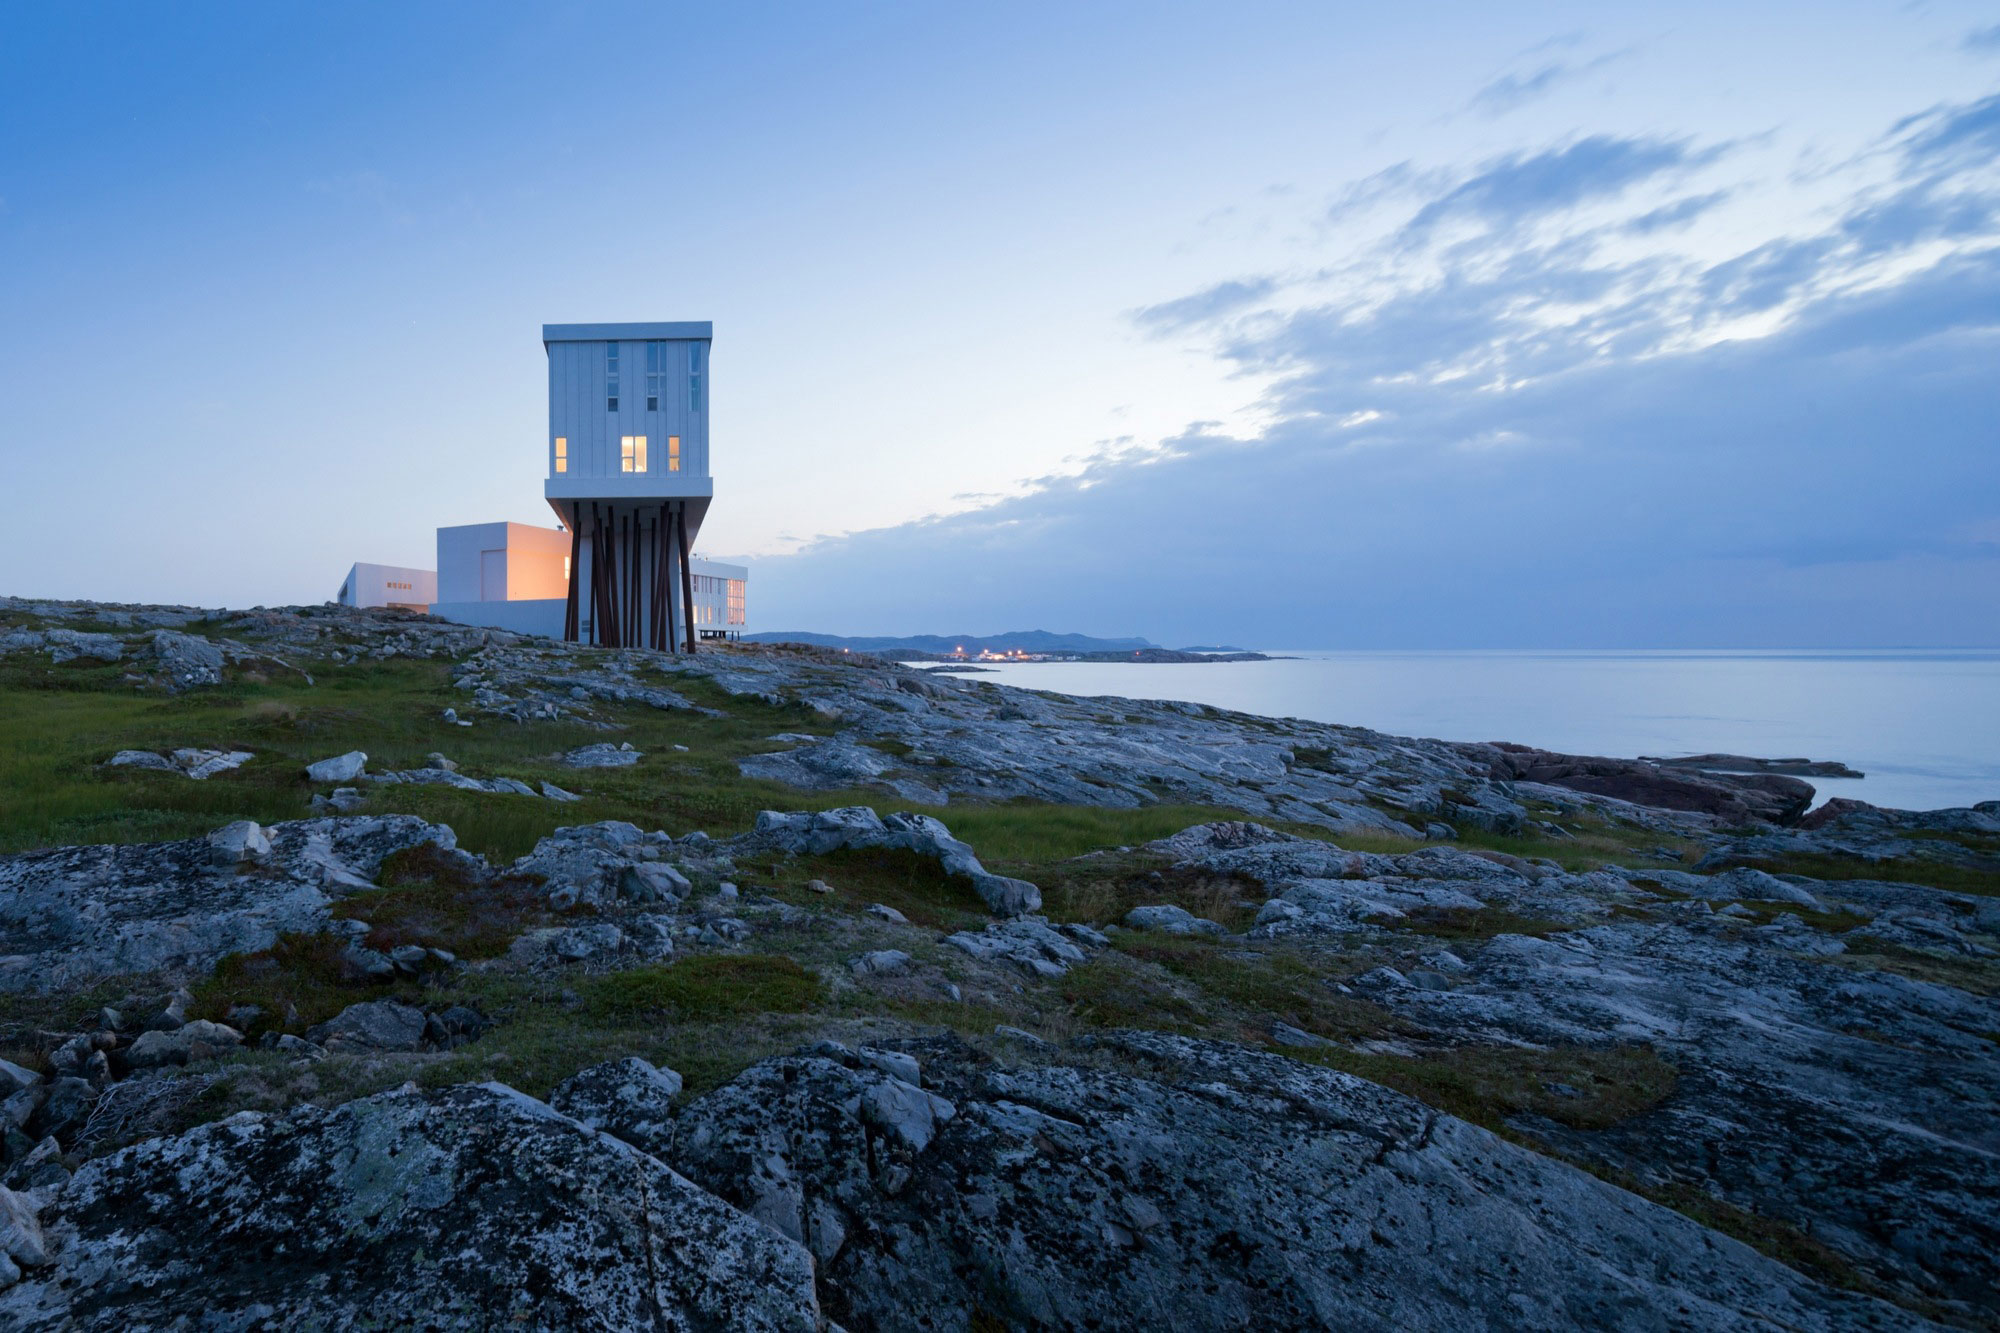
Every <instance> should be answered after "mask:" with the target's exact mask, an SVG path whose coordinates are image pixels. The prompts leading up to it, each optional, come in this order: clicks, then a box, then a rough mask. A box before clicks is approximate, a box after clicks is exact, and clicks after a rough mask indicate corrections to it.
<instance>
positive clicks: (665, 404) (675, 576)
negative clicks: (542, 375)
mask: <svg viewBox="0 0 2000 1333" xmlns="http://www.w3.org/2000/svg"><path fill="white" fill-rule="evenodd" d="M713 336H714V335H713V330H712V326H711V325H710V324H708V323H707V322H706V321H702V322H698V323H696V322H683V323H658V324H545V325H543V326H542V347H543V350H544V352H545V353H546V355H547V357H548V367H549V426H548V455H547V457H548V469H549V473H548V480H547V482H546V483H545V484H544V486H543V497H544V498H545V499H546V500H547V502H548V504H549V507H550V508H551V509H553V510H554V511H555V514H556V520H557V522H558V524H559V525H560V526H559V527H557V528H538V527H534V526H532V525H530V524H526V523H471V524H465V525H462V526H458V527H449V528H439V529H438V532H437V572H436V574H435V575H433V574H432V573H431V572H430V571H428V570H390V571H389V574H388V577H389V579H390V581H391V582H392V583H407V584H410V585H412V586H414V585H415V584H416V579H415V578H413V577H411V576H421V577H422V578H423V579H425V580H428V582H427V583H426V584H425V585H424V586H425V587H426V588H427V589H428V593H427V596H426V597H423V598H417V597H412V598H411V599H410V601H411V603H413V604H416V607H417V609H421V608H422V605H423V604H424V603H426V602H427V603H428V605H429V610H430V611H431V613H432V614H434V615H438V616H442V617H444V618H445V619H447V620H455V621H458V622H460V623H462V624H467V625H491V626H494V627H495V628H500V629H510V630H516V631H519V632H522V633H527V634H544V635H547V636H549V637H551V638H563V639H569V640H573V641H579V642H583V643H597V644H606V645H610V646H614V647H615V646H639V647H649V648H658V649H666V650H671V651H674V652H693V651H694V648H695V645H696V644H697V643H698V642H700V641H701V640H703V639H734V638H740V637H741V636H742V635H743V633H744V632H745V629H746V627H747V624H748V607H747V593H748V586H749V579H750V571H749V570H748V569H746V568H744V567H743V566H742V565H726V564H721V563H718V562H716V561H712V560H703V559H701V558H700V557H698V556H696V555H695V554H694V541H695V536H696V534H698V533H699V532H700V530H701V522H702V519H703V517H704V516H705V515H706V514H707V513H708V506H709V502H710V501H711V500H712V499H713V498H714V494H715V485H714V482H713V481H712V480H711V478H710V476H709V471H708V409H709V376H708V357H709V347H710V343H711V341H712V340H713ZM386 568H387V567H386V566H376V565H356V566H355V570H356V571H357V574H358V571H361V570H374V569H386ZM356 578H357V575H356V574H351V575H349V583H350V585H352V586H354V587H357V588H358V587H361V586H362V584H359V583H356V582H355V580H356ZM366 586H367V587H368V588H369V589H371V590H373V589H374V588H375V586H376V585H375V583H373V582H369V583H367V584H366ZM347 592H348V588H347V586H343V589H342V597H341V600H342V601H343V602H344V603H346V604H347V605H351V606H379V605H396V604H399V603H398V602H397V600H396V599H395V598H393V597H390V598H387V599H386V600H382V601H372V602H371V601H349V600H348V597H347ZM370 595H376V594H374V593H373V592H372V591H371V593H370Z"/></svg>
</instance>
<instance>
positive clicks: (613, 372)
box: [604, 343, 701, 472]
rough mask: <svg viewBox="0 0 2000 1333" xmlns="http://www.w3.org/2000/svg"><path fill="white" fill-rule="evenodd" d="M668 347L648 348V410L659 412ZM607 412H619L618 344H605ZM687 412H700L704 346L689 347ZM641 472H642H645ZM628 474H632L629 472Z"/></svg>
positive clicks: (691, 344)
mask: <svg viewBox="0 0 2000 1333" xmlns="http://www.w3.org/2000/svg"><path fill="white" fill-rule="evenodd" d="M666 363H667V345H666V344H665V343H647V344H646V410H647V411H648V412H657V411H659V410H660V377H661V376H662V375H664V374H665V373H666ZM604 410H605V411H607V412H616V411H617V410H618V344H617V343H606V344H604ZM688 411H690V412H699V411H701V344H700V343H689V344H688ZM644 470H645V469H644V468H641V469H640V471H642V472H643V471H644ZM626 471H628V472H629V471H631V469H630V468H627V469H626Z"/></svg>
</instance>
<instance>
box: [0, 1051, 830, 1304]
mask: <svg viewBox="0 0 2000 1333" xmlns="http://www.w3.org/2000/svg"><path fill="white" fill-rule="evenodd" d="M4 1202H5V1200H4V1197H0V1204H4ZM41 1225H42V1228H43V1230H44V1232H45V1235H46V1240H47V1251H48V1252H47V1253H45V1254H41V1255H38V1256H37V1262H36V1263H35V1264H31V1265H24V1280H23V1281H22V1282H21V1283H20V1284H19V1285H18V1286H16V1287H14V1288H13V1289H12V1290H11V1291H8V1292H5V1293H4V1294H0V1325H5V1326H7V1327H12V1328H58V1327H60V1328H77V1329H83V1330H105V1331H106V1333H111V1331H113V1330H118V1331H122V1330H127V1329H137V1328H170V1327H171V1328H197V1327H199V1328H244V1329H248V1328H314V1329H323V1330H343V1331H345V1330H356V1331H358V1330H362V1329H377V1328H383V1327H399V1328H423V1329H435V1330H447V1329H450V1330H475V1329H476V1330H484V1329H493V1328H510V1327H520V1328H541V1329H557V1328H562V1329H598V1330H607V1331H609V1330H623V1329H638V1328H645V1329H715V1330H725V1329H728V1330H737V1329H741V1330H754V1331H757V1333H763V1331H765V1330H797V1333H817V1331H818V1330H819V1329H821V1328H822V1321H821V1319H820V1317H819V1313H818V1309H817V1305H816V1301H815V1297H814V1292H813V1273H812V1261H811V1258H810V1257H809V1256H808V1255H807V1254H806V1252H805V1251H804V1250H803V1249H801V1248H800V1247H798V1246H797V1245H794V1244H792V1243H791V1242H789V1241H786V1240H784V1239H783V1238H781V1237H779V1236H776V1235H774V1234H772V1233H771V1232H770V1231H768V1230H766V1229H765V1228H763V1227H760V1226H758V1225H757V1224H756V1223H754V1222H752V1221H751V1220H750V1219H748V1218H746V1217H744V1216H743V1215H742V1214H741V1213H738V1212H737V1211H735V1210H734V1209H732V1208H730V1207H728V1206H727V1205H725V1204H723V1203H722V1202H720V1201H718V1200H717V1199H715V1198H713V1197H712V1196H710V1195H709V1194H707V1193H705V1192H703V1191H702V1190H700V1189H698V1188H696V1187H695V1186H693V1185H691V1184H690V1183H689V1182H688V1181H686V1180H684V1179H682V1178H681V1177H680V1176H678V1175H676V1174H674V1172H672V1171H670V1170H668V1169H667V1168H666V1167H664V1166H662V1165H661V1164H660V1163H659V1162H657V1161H655V1160H653V1159H652V1158H651V1157H648V1156H646V1155H645V1154H643V1153H641V1152H638V1151H637V1150H635V1149H633V1148H631V1147H629V1146H627V1145H626V1144H624V1143H621V1142H619V1141H618V1140H616V1139H614V1138H611V1137H609V1136H607V1135H603V1134H599V1133H596V1132H594V1131H592V1130H590V1129H587V1128H585V1127H584V1126H583V1125H580V1124H578V1123H577V1122H576V1121H574V1120H572V1119H570V1118H568V1117H566V1116H563V1115H560V1114H558V1113H557V1112H555V1111H553V1110H551V1109H550V1108H549V1107H547V1106H544V1105H543V1104H542V1103H540V1102H536V1101H533V1100H530V1099H529V1098H527V1097H524V1096H522V1095H521V1094H519V1093H517V1092H515V1091H513V1090H512V1089H510V1088H506V1087H503V1086H501V1085H499V1084H485V1085H478V1086H464V1087H457V1088H451V1089H447V1090H445V1091H442V1092H432V1093H422V1092H418V1091H416V1090H415V1089H414V1088H406V1089H404V1090H402V1091H399V1092H391V1093H384V1094H381V1095H378V1096H375V1097H369V1098H366V1099H364V1100H361V1101H355V1102H349V1103H348V1104H346V1105H345V1106H342V1107H339V1108H337V1109H335V1110H333V1111H323V1110H320V1109H318V1108H316V1107H311V1106H307V1107H302V1108H300V1109H298V1110H296V1111H293V1112H291V1113H290V1114H288V1115H284V1116H267V1115H259V1114H254V1113H244V1114H241V1115H237V1116H234V1117H232V1118H230V1119H228V1120H225V1121H222V1122H220V1123H218V1124H211V1125H204V1126H202V1127H201V1128H199V1129H196V1130H193V1131H190V1132H189V1133H186V1134H183V1135H180V1136H179V1137H176V1138H165V1139H154V1140H150V1141H147V1142H143V1143H140V1144H137V1145H135V1146H133V1147H130V1148H127V1149H125V1150H123V1151H121V1152H118V1153H115V1154H112V1155H111V1156H109V1157H105V1158H100V1159H98V1160H96V1161H93V1162H90V1163H88V1164H86V1165H85V1166H84V1167H83V1168H82V1169H81V1170H80V1171H78V1172H77V1173H76V1175H75V1176H74V1177H72V1178H71V1179H70V1181H69V1182H68V1183H67V1184H66V1185H64V1186H63V1187H62V1188H61V1189H60V1190H59V1192H57V1193H56V1196H55V1198H54V1200H53V1202H52V1203H51V1204H50V1205H49V1206H48V1207H46V1208H45V1209H44V1210H43V1215H42V1218H41ZM30 1252H31V1253H32V1250H31V1251H30Z"/></svg>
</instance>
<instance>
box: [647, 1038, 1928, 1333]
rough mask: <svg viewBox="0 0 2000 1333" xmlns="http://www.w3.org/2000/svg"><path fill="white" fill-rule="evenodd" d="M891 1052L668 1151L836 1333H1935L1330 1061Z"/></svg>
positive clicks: (1240, 1055)
mask: <svg viewBox="0 0 2000 1333" xmlns="http://www.w3.org/2000/svg"><path fill="white" fill-rule="evenodd" d="M908 1053H909V1054H911V1055H915V1056H919V1057H921V1061H922V1063H921V1075H920V1077H921V1086H919V1085H918V1084H916V1083H912V1082H911V1081H909V1080H908V1079H907V1078H904V1077H898V1076H897V1075H896V1074H893V1073H889V1072H886V1071H884V1070H883V1069H881V1068H879V1067H877V1066H876V1064H875V1063H874V1062H870V1061H868V1060H867V1059H865V1058H864V1057H863V1054H862V1053H860V1052H854V1051H848V1050H846V1049H844V1048H841V1047H837V1046H834V1045H832V1044H827V1045H824V1046H822V1047H821V1048H820V1049H819V1050H818V1051H817V1052H815V1053H810V1054H802V1055H798V1056H791V1057H785V1058H782V1059H776V1060H767V1061H764V1062H762V1063H760V1064H758V1065H755V1066H753V1067H752V1068H751V1069H750V1070H748V1071H746V1072H745V1073H744V1074H743V1075H741V1076H740V1077H738V1078H737V1079H735V1080H733V1081H732V1082H731V1083H729V1084H727V1085H725V1086H723V1087H721V1088H719V1089H717V1090H716V1091H714V1092H711V1093H709V1094H707V1095H706V1096H703V1097H701V1098H698V1099H697V1100H696V1101H695V1102H694V1103H692V1104H691V1105H690V1106H689V1107H688V1108H687V1109H686V1110H685V1111H683V1112H682V1113H681V1114H680V1116H679V1117H678V1119H677V1120H676V1122H675V1132H674V1140H673V1144H672V1147H671V1150H670V1152H669V1160H671V1161H672V1162H673V1164H674V1165H675V1167H676V1168H677V1169H678V1170H680V1171H682V1172H683V1173H685V1174H686V1175H688V1176H689V1177H690V1178H691V1179H693V1180H695V1181H696V1182H697V1183H699V1184H702V1185H704V1186H706V1187H707V1188H708V1189H710V1190H712V1191H713V1192H715V1193H716V1194H718V1195H720V1196H721V1197H723V1198H725V1199H728V1200H729V1201H731V1202H732V1203H735V1204H737V1205H738V1206H739V1207H741V1208H743V1209H744V1210H745V1211H746V1212H747V1213H748V1214H749V1215H750V1216H752V1217H755V1218H757V1219H758V1220H759V1221H761V1222H763V1223H764V1224H765V1225H766V1226H768V1227H770V1228H771V1229H772V1230H774V1231H776V1232H777V1233H779V1234H781V1235H784V1236H786V1237H788V1238H790V1239H793V1240H796V1241H798V1242H800V1243H801V1244H803V1245H804V1246H806V1247H807V1248H808V1249H810V1250H811V1251H812V1253H813V1255H814V1256H815V1258H817V1260H818V1261H819V1275H820V1290H821V1298H822V1300H823V1301H824V1303H825V1306H826V1308H827V1311H828V1313H829V1314H831V1315H832V1316H833V1317H834V1318H836V1319H838V1320H840V1321H841V1323H842V1324H843V1325H845V1326H848V1327H853V1328H873V1329H884V1330H903V1329H910V1330H916V1329H924V1330H963V1329H969V1328H975V1327H988V1326H993V1325H1004V1326H1007V1327H1017V1328H1101V1329H1141V1328H1204V1329H1208V1328H1213V1329H1220V1328H1259V1329H1327V1328H1381V1329H1389V1328H1422V1329H1435V1330H1459V1329H1465V1330H1473V1329H1481V1330H1483V1329H1492V1328H1521V1329H1527V1328H1537V1329H1542V1328H1591V1329H1634V1330H1638V1329H1643V1330H1648V1331H1649V1333H1650V1331H1652V1330H1663V1329H1678V1330H1690V1331H1693V1330H1702V1331H1704V1333H1705V1331H1706V1330H1713V1329H1770V1330H1774V1331H1775V1330H1779V1329H1787V1330H1803V1329H1821V1330H1831V1329H1891V1328H1894V1329H1914V1328H1924V1327H1930V1326H1929V1325H1927V1324H1925V1323H1924V1321H1922V1320H1919V1319H1915V1318H1913V1317H1911V1316H1909V1315H1908V1314H1907V1313H1905V1312H1904V1311H1901V1310H1898V1309H1895V1308H1894V1307H1891V1306H1887V1305H1884V1304H1882V1303H1880V1302H1878V1301H1874V1300H1872V1299H1870V1298H1867V1297H1862V1296H1857V1295H1853V1294H1851V1293H1846V1292H1838V1291H1834V1290H1832V1289H1829V1288H1825V1287H1821V1286H1819V1285H1817V1284H1815V1283H1813V1282H1811V1281H1809V1280H1808V1279H1806V1278H1803V1277H1801V1276H1799V1275H1798V1274H1797V1273H1794V1272H1792V1271H1791V1270H1790V1269H1788V1268H1785V1267H1783V1266H1782V1265H1780V1264H1778V1263H1776V1262H1775V1261H1773V1260H1770V1259H1766V1258H1764V1257H1763V1256H1761V1255H1759V1254H1757V1253H1756V1252H1755V1251H1753V1250H1751V1249H1749V1248H1748V1247H1747V1246H1744V1245H1742V1244H1740V1243H1738V1242H1736V1241H1733V1240H1730V1239H1728V1238H1726V1237H1723V1236H1721V1235H1719V1234H1717V1233H1715V1232H1713V1231H1709V1230H1706V1229H1704V1228H1703V1227H1701V1226H1700V1225H1698V1224H1696V1223H1695V1222H1692V1221H1690V1220H1689V1219H1687V1218H1685V1217H1683V1216H1681V1215H1680V1214H1678V1213H1674V1212H1671V1211H1669V1210H1667V1209H1665V1208H1661V1207H1659V1206H1658V1205H1655V1204H1652V1203H1648V1202H1646V1201H1645V1200H1642V1199H1640V1198H1638V1197H1636V1196H1634V1195H1631V1194H1627V1193H1625V1192H1623V1191H1621V1190H1618V1189H1616V1188H1614V1187H1613V1186H1611V1185H1608V1184H1606V1183H1604V1182H1603V1181H1601V1180H1598V1179H1596V1178H1595V1177H1593V1176H1590V1175H1588V1174H1586V1173H1584V1172H1582V1171H1579V1170H1577V1169H1575V1168H1574V1167H1570V1166H1566V1165H1563V1164H1561V1163H1559V1162H1555V1161H1552V1160H1550V1159H1548V1158H1545V1157H1541V1156H1538V1155H1537V1154H1535V1153H1532V1152H1529V1151H1527V1150H1525V1149H1522V1148H1519V1147H1516V1146H1515V1145H1513V1144H1510V1143H1508V1142H1506V1141H1505V1140H1502V1139H1500V1138H1497V1137H1495V1136H1494V1135H1492V1134H1489V1133H1487V1132H1486V1131H1484V1130H1481V1129H1477V1128H1475V1127H1473V1126H1471V1125H1468V1124H1465V1123H1464V1122H1462V1121H1459V1120H1456V1119H1453V1118H1452V1117H1450V1116H1446V1115H1442V1114H1439V1113H1438V1112H1435V1111H1431V1110H1429V1109H1428V1108H1426V1107H1424V1106H1422V1105H1421V1104H1420V1103H1417V1102H1414V1101H1412V1100H1410V1099H1408V1098H1406V1097H1403V1096H1401V1095H1399V1094H1397V1093H1393V1092H1390V1091H1388V1090H1387V1089H1384V1088H1381V1087H1378V1086H1376V1085H1374V1084H1370V1083H1366V1082H1364V1081H1362V1080H1360V1079H1357V1078H1353V1077H1351V1076H1348V1075H1345V1074H1340V1073H1336V1072H1333V1071H1331V1070H1327V1069H1320V1068H1314V1067H1312V1066H1308V1065H1302V1064H1298V1063H1295V1062H1293V1061H1290V1060H1286V1059H1283V1058H1280V1057H1277V1056H1270V1055H1262V1054H1257V1053H1254V1052H1250V1051H1246V1050H1243V1049H1242V1048H1240V1047H1234V1046H1227V1045H1222V1044H1219V1043H1210V1042H1199V1041H1192V1040H1189V1039H1185V1038H1177V1037H1169V1036H1163V1035H1158V1034H1138V1033H1132V1034H1119V1035H1116V1036H1113V1037H1110V1038H1106V1039H1103V1040H1100V1041H1098V1042H1096V1043H1094V1044H1092V1046H1091V1059H1090V1063H1089V1064H1088V1065H1071V1064H1066V1063H1050V1064H1044V1065H1040V1066H1029V1067H1021V1068H1012V1069H1009V1068H1001V1067H997V1066H992V1065H989V1064H986V1063H984V1062H983V1061H981V1060H979V1059H977V1058H974V1057H973V1056H971V1055H970V1053H968V1052H966V1051H965V1050H964V1048H962V1047H958V1046H957V1045H956V1044H955V1043H953V1042H949V1041H940V1042H936V1043H931V1044H928V1045H924V1046H921V1047H912V1048H910V1050H909V1052H908ZM905 1072H908V1071H907V1070H906V1071H905Z"/></svg>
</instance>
